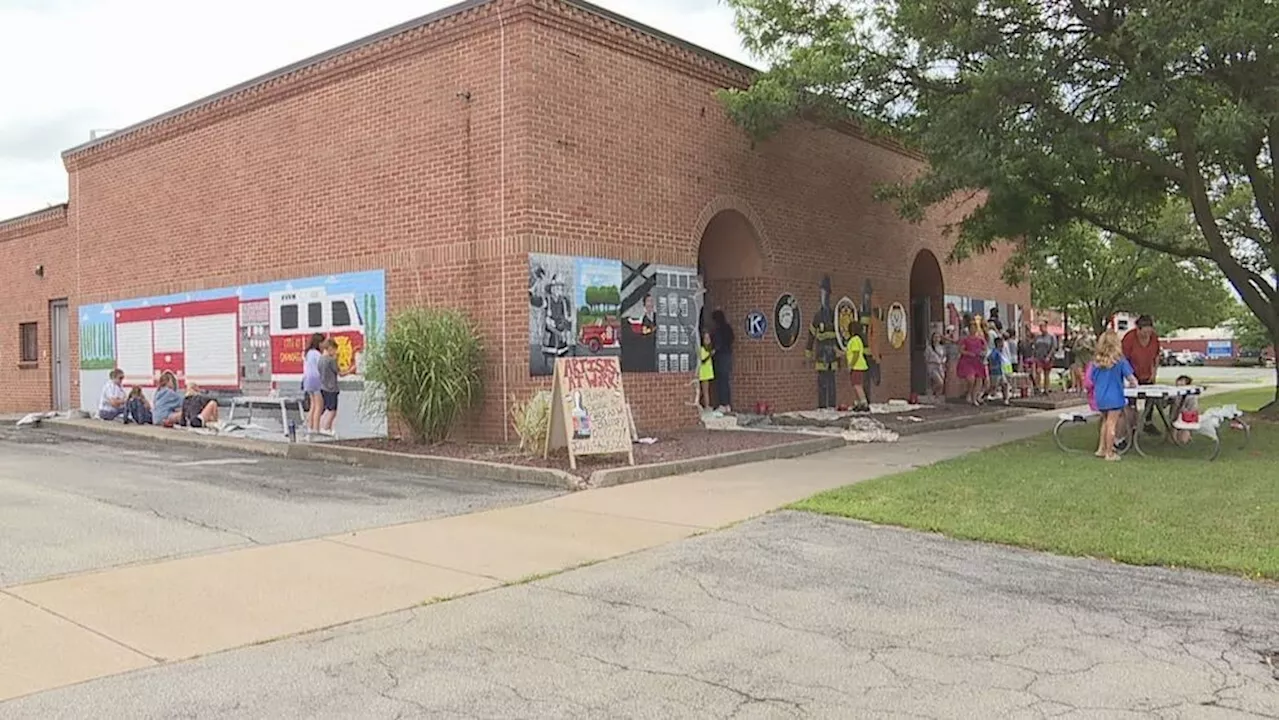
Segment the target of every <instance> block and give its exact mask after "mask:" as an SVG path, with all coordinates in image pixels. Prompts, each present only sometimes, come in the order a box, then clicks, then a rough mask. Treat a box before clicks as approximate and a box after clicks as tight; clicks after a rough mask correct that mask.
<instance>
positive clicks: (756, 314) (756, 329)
mask: <svg viewBox="0 0 1280 720" xmlns="http://www.w3.org/2000/svg"><path fill="white" fill-rule="evenodd" d="M746 329H747V337H749V338H751V339H752V340H759V339H760V338H762V337H764V334H765V332H766V331H767V330H768V329H769V320H768V319H767V318H766V317H765V316H764V313H762V312H760V311H759V310H752V311H751V312H749V313H747V322H746Z"/></svg>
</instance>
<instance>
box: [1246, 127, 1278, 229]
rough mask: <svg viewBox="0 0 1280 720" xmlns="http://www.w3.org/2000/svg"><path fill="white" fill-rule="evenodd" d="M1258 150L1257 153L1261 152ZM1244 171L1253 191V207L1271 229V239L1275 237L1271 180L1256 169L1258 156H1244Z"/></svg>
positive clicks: (1274, 202) (1273, 194) (1259, 169)
mask: <svg viewBox="0 0 1280 720" xmlns="http://www.w3.org/2000/svg"><path fill="white" fill-rule="evenodd" d="M1261 150H1262V149H1261V148H1258V152H1261ZM1244 169H1245V172H1246V173H1248V175H1249V185H1250V187H1251V188H1252V189H1253V201H1254V205H1256V206H1257V207H1258V212H1259V213H1261V214H1262V219H1263V220H1264V221H1265V222H1266V223H1267V227H1269V228H1271V237H1275V236H1276V234H1277V230H1276V189H1275V186H1274V185H1272V183H1271V180H1270V179H1269V178H1268V177H1267V176H1266V174H1264V173H1263V172H1262V169H1261V168H1259V167H1258V154H1257V153H1256V152H1255V153H1251V154H1246V156H1245V158H1244Z"/></svg>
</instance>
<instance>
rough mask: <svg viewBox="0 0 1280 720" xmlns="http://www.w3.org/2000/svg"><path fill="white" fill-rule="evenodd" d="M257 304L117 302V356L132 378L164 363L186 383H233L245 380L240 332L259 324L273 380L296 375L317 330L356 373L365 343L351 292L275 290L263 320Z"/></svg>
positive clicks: (143, 380)
mask: <svg viewBox="0 0 1280 720" xmlns="http://www.w3.org/2000/svg"><path fill="white" fill-rule="evenodd" d="M262 304H263V303H262V302H261V301H256V302H246V303H243V304H242V303H241V301H240V298H239V297H236V296H234V295H233V296H230V297H225V298H217V299H214V300H196V301H191V302H184V303H170V304H165V305H155V306H148V307H140V308H130V309H127V310H117V311H115V335H116V342H115V347H116V364H117V366H118V367H119V368H120V369H121V370H123V371H124V373H125V377H126V378H131V379H133V384H139V385H142V384H150V385H154V384H155V382H156V381H157V380H159V378H160V374H161V373H163V372H165V371H169V372H172V373H174V375H176V376H177V377H178V380H179V382H180V383H181V384H183V385H184V386H185V385H186V384H188V383H196V384H198V385H200V386H201V387H204V388H208V389H210V390H239V389H241V386H242V384H243V382H244V380H245V377H244V370H243V369H242V365H243V357H242V354H241V349H242V348H241V346H242V343H243V342H244V338H245V337H246V336H247V337H249V338H251V341H253V342H256V340H253V338H256V337H258V336H260V335H259V334H260V333H263V332H265V333H267V334H268V336H269V338H270V347H271V352H270V357H269V365H270V366H269V368H265V369H266V370H267V373H266V374H267V375H268V377H269V379H270V382H271V383H272V385H273V386H277V387H282V386H283V384H287V383H291V382H299V381H301V378H302V356H303V351H304V350H305V349H306V346H307V340H308V339H309V338H310V337H311V335H312V334H313V333H317V332H318V333H322V334H323V335H325V336H326V337H331V338H333V339H334V340H335V341H337V343H338V366H339V368H340V369H341V370H342V371H343V372H344V373H347V372H348V370H350V371H352V374H354V372H355V369H356V367H357V366H358V363H359V358H360V356H361V354H362V353H363V352H364V347H365V333H364V322H363V318H361V316H360V313H359V311H358V309H357V306H356V301H355V296H354V295H351V294H345V295H329V294H327V293H326V292H325V289H324V288H323V287H314V288H305V289H302V290H286V291H281V292H274V293H271V294H270V296H269V298H268V301H267V303H266V304H267V306H268V311H269V318H265V319H266V320H267V321H266V322H263V320H264V318H262V317H261V312H260V311H259V310H258V308H259V307H260V306H261V305H262ZM242 310H243V311H244V312H243V313H242ZM242 315H243V317H242ZM242 329H243V331H242ZM255 370H257V368H255ZM253 374H255V375H257V374H258V373H257V372H255V373H253Z"/></svg>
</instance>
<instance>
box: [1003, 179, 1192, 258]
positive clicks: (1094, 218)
mask: <svg viewBox="0 0 1280 720" xmlns="http://www.w3.org/2000/svg"><path fill="white" fill-rule="evenodd" d="M1027 183H1028V184H1029V185H1031V186H1033V187H1035V188H1036V189H1037V190H1039V191H1040V192H1041V193H1043V194H1044V195H1045V197H1047V198H1049V200H1050V202H1052V203H1053V204H1054V205H1055V206H1057V207H1058V208H1059V209H1061V210H1064V211H1066V212H1067V213H1069V214H1071V215H1074V216H1075V217H1077V218H1079V219H1081V220H1084V221H1085V222H1087V223H1089V224H1090V225H1093V226H1094V227H1097V228H1100V229H1102V230H1106V231H1107V232H1109V233H1114V234H1116V235H1119V236H1120V237H1122V238H1124V239H1126V240H1128V241H1129V242H1132V243H1133V244H1134V245H1137V246H1139V247H1144V248H1147V249H1148V250H1154V251H1156V252H1158V253H1164V254H1166V255H1172V256H1174V257H1179V258H1183V259H1184V260H1192V259H1195V258H1201V259H1204V260H1213V259H1214V257H1213V255H1211V254H1209V252H1208V251H1206V250H1200V249H1197V248H1187V247H1175V246H1173V245H1165V244H1163V243H1158V242H1155V241H1153V240H1151V239H1149V238H1148V237H1146V236H1145V235H1143V234H1141V233H1138V232H1135V231H1133V230H1129V229H1127V228H1124V227H1121V226H1119V225H1117V224H1115V223H1113V222H1110V221H1108V220H1107V219H1105V218H1103V217H1102V216H1101V215H1098V214H1097V213H1093V212H1089V211H1088V210H1085V209H1084V208H1082V207H1080V206H1079V205H1077V204H1075V203H1072V202H1068V201H1067V200H1065V199H1064V198H1063V197H1062V195H1061V194H1060V193H1058V192H1057V191H1055V190H1053V189H1052V188H1049V187H1045V186H1044V185H1043V184H1041V183H1037V182H1035V181H1034V180H1028V181H1027Z"/></svg>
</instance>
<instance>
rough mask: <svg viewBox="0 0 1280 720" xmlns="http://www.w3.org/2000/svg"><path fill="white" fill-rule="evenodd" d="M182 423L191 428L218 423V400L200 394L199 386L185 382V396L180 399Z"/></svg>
mask: <svg viewBox="0 0 1280 720" xmlns="http://www.w3.org/2000/svg"><path fill="white" fill-rule="evenodd" d="M182 424H183V425H186V426H188V427H193V428H202V427H212V426H216V425H217V424H218V401H217V400H210V399H209V398H206V397H205V396H204V395H201V394H200V386H198V385H196V384H195V383H190V382H189V383H187V397H186V399H184V400H183V401H182Z"/></svg>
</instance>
